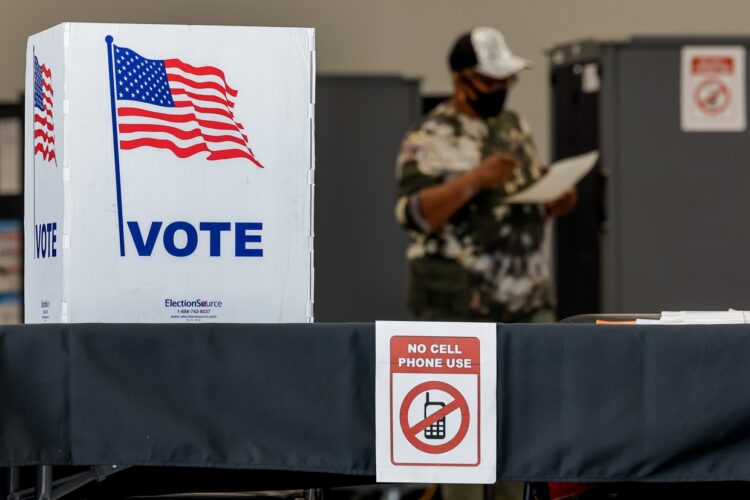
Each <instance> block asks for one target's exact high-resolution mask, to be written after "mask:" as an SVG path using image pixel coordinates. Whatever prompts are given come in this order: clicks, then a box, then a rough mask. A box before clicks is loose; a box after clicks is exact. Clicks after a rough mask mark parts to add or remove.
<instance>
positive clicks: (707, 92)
mask: <svg viewBox="0 0 750 500" xmlns="http://www.w3.org/2000/svg"><path fill="white" fill-rule="evenodd" d="M681 65H682V69H681V74H682V77H681V82H680V96H681V97H680V101H681V120H680V121H681V124H682V130H683V131H686V132H742V131H744V130H745V128H746V121H747V118H746V109H745V48H744V47H743V46H740V45H737V46H721V45H715V46H687V47H683V49H682V64H681Z"/></svg>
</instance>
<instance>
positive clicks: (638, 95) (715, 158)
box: [609, 43, 750, 312]
mask: <svg viewBox="0 0 750 500" xmlns="http://www.w3.org/2000/svg"><path fill="white" fill-rule="evenodd" d="M680 49H681V46H680V45H679V44H677V43H673V44H671V45H670V44H660V45H657V46H643V47H639V46H638V45H634V46H632V47H628V46H622V47H620V48H619V49H618V48H615V49H613V50H619V55H618V58H619V67H618V78H617V81H616V82H612V81H610V82H609V84H610V85H617V87H618V89H617V92H616V95H617V98H618V99H619V102H617V103H616V105H617V109H618V111H619V120H617V121H619V123H618V125H617V126H618V129H617V131H616V132H617V134H618V144H617V151H615V154H616V155H617V160H616V161H615V162H613V164H612V167H613V168H615V169H616V170H617V171H616V173H615V175H614V177H613V186H611V187H612V189H613V190H614V191H616V193H615V196H616V199H615V200H616V208H615V209H614V213H612V214H611V215H612V219H613V220H612V227H613V231H615V232H616V241H617V244H618V249H617V254H618V255H617V256H616V259H615V260H616V261H617V267H618V269H617V272H616V275H617V277H618V278H619V283H618V284H617V288H618V293H617V294H616V295H617V296H618V297H617V300H616V302H615V303H614V304H613V305H614V306H615V309H616V310H618V311H623V312H635V311H637V312H641V311H660V310H665V309H680V310H681V309H706V308H708V309H723V308H727V307H737V308H750V266H749V265H747V262H748V254H749V253H750V231H748V230H747V229H746V227H747V223H746V219H747V217H748V214H750V196H748V194H747V189H748V186H750V161H748V158H750V132H747V131H746V132H743V133H685V132H682V131H681V129H680Z"/></svg>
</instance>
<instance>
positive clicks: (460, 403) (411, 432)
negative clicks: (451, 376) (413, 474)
mask: <svg viewBox="0 0 750 500" xmlns="http://www.w3.org/2000/svg"><path fill="white" fill-rule="evenodd" d="M429 390H440V391H443V392H447V393H448V394H450V395H451V396H452V397H453V401H451V402H450V403H448V404H447V405H446V406H444V407H443V408H441V409H440V410H438V411H436V412H435V413H433V414H432V415H430V416H428V417H427V418H425V419H424V420H422V421H420V422H418V423H417V424H415V425H413V426H411V425H409V408H410V407H411V405H412V403H413V402H414V400H415V399H416V398H417V396H419V395H420V394H422V393H423V392H426V391H429ZM454 411H460V412H461V424H460V425H459V427H458V432H457V433H456V435H455V436H453V437H452V438H451V439H450V440H448V441H446V442H445V443H442V444H428V443H425V442H423V441H420V440H419V439H417V434H419V433H420V432H422V431H423V430H424V429H426V428H427V427H429V426H430V425H431V424H434V423H435V422H437V421H438V420H440V419H441V418H443V417H445V416H447V415H448V414H449V413H452V412H454ZM399 419H400V422H401V430H402V431H403V432H404V436H406V439H407V441H409V442H410V443H411V444H412V446H414V447H415V448H416V449H418V450H419V451H423V452H425V453H432V454H439V453H446V452H448V451H451V450H452V449H453V448H455V447H456V446H458V445H459V444H461V441H463V439H464V437H466V433H467V432H468V430H469V405H468V404H467V403H466V399H465V398H464V397H463V395H462V394H461V393H460V392H458V389H456V388H455V387H453V386H452V385H450V384H447V383H445V382H440V381H437V380H433V381H429V382H422V383H421V384H419V385H417V386H416V387H414V388H413V389H412V390H410V391H409V392H408V393H407V394H406V396H405V397H404V401H403V402H402V403H401V409H400V411H399Z"/></svg>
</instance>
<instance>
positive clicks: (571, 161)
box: [505, 151, 599, 203]
mask: <svg viewBox="0 0 750 500" xmlns="http://www.w3.org/2000/svg"><path fill="white" fill-rule="evenodd" d="M598 159H599V152H598V151H590V152H588V153H585V154H582V155H578V156H571V157H570V158H565V159H563V160H560V161H557V162H555V163H553V164H552V165H551V166H550V168H549V169H548V170H547V172H546V173H545V174H544V176H543V177H542V178H541V179H539V180H538V181H537V182H535V183H534V184H532V185H531V186H529V187H528V188H526V189H524V190H523V191H521V192H520V193H517V194H514V195H512V196H508V198H506V200H505V202H506V203H546V202H549V201H553V200H556V199H557V198H559V197H560V196H562V195H563V194H564V193H565V192H566V191H567V190H569V189H570V188H572V187H573V186H575V185H576V184H577V183H578V181H580V180H581V179H583V178H584V177H585V176H586V174H588V173H589V172H590V171H591V169H592V168H594V165H596V161H597V160H598Z"/></svg>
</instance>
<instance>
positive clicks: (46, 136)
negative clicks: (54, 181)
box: [34, 55, 57, 164]
mask: <svg viewBox="0 0 750 500" xmlns="http://www.w3.org/2000/svg"><path fill="white" fill-rule="evenodd" d="M53 95H54V92H53V91H52V71H50V69H49V68H48V67H47V65H46V64H41V65H40V64H39V59H38V58H37V57H36V55H35V56H34V156H36V155H37V154H38V153H41V154H42V158H43V159H44V160H45V161H52V160H55V164H56V163H57V158H56V157H55V124H54V120H53V117H52V96H53Z"/></svg>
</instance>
